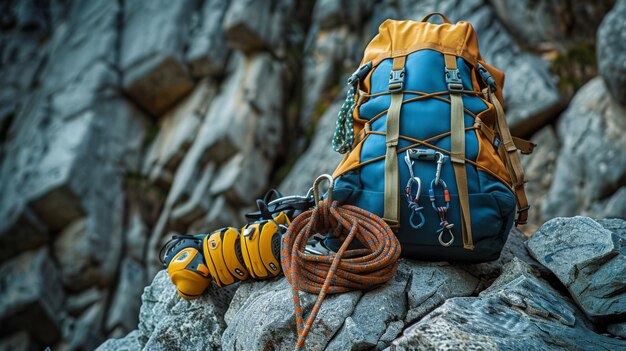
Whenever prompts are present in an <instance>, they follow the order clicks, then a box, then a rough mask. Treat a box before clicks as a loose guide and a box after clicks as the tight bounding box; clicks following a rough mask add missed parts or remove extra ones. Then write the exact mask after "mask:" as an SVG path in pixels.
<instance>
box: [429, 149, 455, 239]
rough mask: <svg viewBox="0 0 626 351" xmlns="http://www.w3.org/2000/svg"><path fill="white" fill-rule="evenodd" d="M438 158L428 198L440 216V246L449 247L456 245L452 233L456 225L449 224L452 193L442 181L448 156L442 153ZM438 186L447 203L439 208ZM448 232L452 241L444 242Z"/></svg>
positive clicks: (437, 154) (439, 153) (438, 231)
mask: <svg viewBox="0 0 626 351" xmlns="http://www.w3.org/2000/svg"><path fill="white" fill-rule="evenodd" d="M436 156H437V172H436V173H435V178H433V180H432V181H431V182H430V189H428V197H429V198H430V205H431V206H432V207H433V209H434V210H435V212H437V215H438V216H439V229H437V233H439V237H438V239H439V244H441V246H445V247H448V246H450V245H452V243H454V233H452V227H454V224H452V223H450V222H448V209H449V208H450V192H449V191H448V186H447V185H446V182H445V181H444V180H443V179H441V166H442V165H443V161H444V160H445V158H446V156H445V155H444V154H442V153H441V152H437V153H436ZM437 186H439V187H441V188H442V189H443V200H444V201H445V205H444V206H437V199H436V198H435V189H436V188H437ZM446 230H447V231H448V234H449V235H450V240H448V241H444V240H443V235H444V233H445V231H446Z"/></svg>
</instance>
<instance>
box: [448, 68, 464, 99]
mask: <svg viewBox="0 0 626 351" xmlns="http://www.w3.org/2000/svg"><path fill="white" fill-rule="evenodd" d="M446 85H447V86H448V91H451V92H454V93H460V92H462V91H463V82H462V81H461V72H459V70H458V69H448V68H446Z"/></svg>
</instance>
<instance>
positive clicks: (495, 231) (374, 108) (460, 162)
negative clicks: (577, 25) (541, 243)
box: [333, 13, 534, 262]
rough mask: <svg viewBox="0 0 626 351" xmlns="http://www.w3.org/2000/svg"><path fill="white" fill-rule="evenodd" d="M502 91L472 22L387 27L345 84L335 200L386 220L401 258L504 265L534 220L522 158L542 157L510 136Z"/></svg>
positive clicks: (499, 78) (391, 24)
mask: <svg viewBox="0 0 626 351" xmlns="http://www.w3.org/2000/svg"><path fill="white" fill-rule="evenodd" d="M432 15H438V16H441V18H442V19H443V22H444V23H443V24H432V23H429V22H427V21H428V19H429V18H430V17H431V16H432ZM503 83H504V74H503V73H502V72H501V71H499V70H497V69H496V68H494V67H492V66H490V65H488V64H487V63H486V62H485V61H484V60H483V58H482V57H481V55H480V52H479V50H478V41H477V37H476V33H475V31H474V29H473V28H472V26H471V24H470V23H468V22H463V21H459V22H457V23H456V24H452V23H450V21H449V20H448V19H447V18H446V17H445V16H444V15H442V14H440V13H432V14H429V15H428V16H426V17H425V18H424V19H423V20H422V21H421V22H415V21H395V20H387V21H385V22H384V23H382V24H381V25H380V28H379V33H378V35H377V36H376V37H374V39H372V41H371V42H370V43H369V44H368V46H367V48H366V49H365V53H364V57H363V60H362V62H361V66H360V68H359V69H358V70H357V71H356V72H355V73H354V74H353V75H352V76H351V77H350V79H349V80H348V84H349V88H350V89H349V91H348V97H347V99H346V103H345V104H344V106H343V107H342V109H341V111H340V113H339V118H338V120H337V128H336V131H335V135H334V137H333V148H334V149H335V150H336V151H338V152H340V153H345V154H346V155H345V157H344V159H343V160H342V161H341V163H340V164H339V166H338V167H337V168H336V169H335V171H334V173H333V178H334V179H335V187H334V191H333V198H334V199H337V200H339V201H340V202H342V203H346V204H351V205H356V206H358V207H361V208H363V209H366V210H368V211H370V212H373V213H375V214H377V215H379V216H381V217H382V218H384V219H385V221H386V222H387V223H388V224H389V225H390V226H391V227H392V228H393V229H394V230H395V231H396V235H397V237H398V239H399V240H400V243H401V245H402V255H403V256H404V257H409V258H414V259H419V260H429V261H433V260H434V261H441V260H445V261H465V262H481V261H489V260H494V259H496V258H498V256H499V254H500V251H501V249H502V247H503V246H504V243H505V242H506V239H507V236H508V233H509V231H510V230H511V227H512V225H513V222H514V221H515V222H516V224H524V223H525V222H526V219H527V216H528V207H529V206H528V202H527V199H526V195H525V193H524V183H525V180H524V172H523V170H522V167H521V163H520V156H519V153H518V152H519V151H522V152H523V153H530V152H532V149H533V147H534V145H533V144H532V143H530V142H527V141H525V140H522V139H518V138H514V137H512V136H511V133H510V131H509V127H508V125H507V122H506V118H505V115H504V109H503V107H502V104H503V98H502V87H503ZM516 207H517V211H516ZM516 215H517V216H516ZM515 217H516V218H515Z"/></svg>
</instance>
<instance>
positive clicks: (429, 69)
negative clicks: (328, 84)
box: [333, 50, 515, 262]
mask: <svg viewBox="0 0 626 351" xmlns="http://www.w3.org/2000/svg"><path fill="white" fill-rule="evenodd" d="M392 62H393V61H392V59H387V60H384V61H382V62H381V63H380V64H379V65H378V66H377V67H376V68H375V70H374V71H373V73H372V78H371V87H372V91H371V93H372V94H376V93H380V92H386V91H387V90H388V80H389V74H390V71H391V66H392ZM457 65H458V68H459V71H460V73H461V79H462V81H463V85H464V88H465V89H467V90H473V88H472V86H471V82H472V81H471V67H470V66H469V65H468V64H467V63H466V62H465V61H464V60H463V59H462V58H457ZM444 72H445V63H444V58H443V55H442V54H441V53H439V52H437V51H433V50H421V51H417V52H415V53H412V54H410V55H408V56H407V60H406V64H405V83H404V84H405V85H404V90H405V91H406V90H409V91H419V92H423V93H434V92H440V91H446V90H447V88H446V84H445V78H444ZM416 96H418V95H416V94H408V93H405V94H404V100H405V101H406V100H408V99H410V98H414V97H416ZM441 97H443V98H447V99H449V95H447V94H446V95H442V96H441ZM462 98H463V104H464V107H465V108H466V109H468V110H470V111H471V112H472V113H474V114H478V113H480V112H482V111H484V110H485V109H487V105H486V104H485V103H484V102H483V100H482V99H480V98H479V97H476V96H472V95H463V96H462ZM390 103H391V97H390V95H389V94H385V95H380V96H377V97H373V98H370V99H369V100H368V101H367V102H365V103H364V104H362V105H361V106H360V107H359V113H360V116H361V118H364V119H371V118H373V117H374V116H376V115H378V114H380V113H382V112H383V111H385V110H387V109H388V108H389V105H390ZM386 123H387V116H386V114H384V115H382V116H381V117H380V118H379V119H378V120H376V121H375V122H373V123H372V124H371V128H372V130H373V131H380V132H385V130H386V128H385V126H386ZM473 123H474V120H473V118H472V117H471V116H470V115H468V114H467V113H466V114H465V126H466V127H471V126H472V125H473ZM449 131H450V104H449V103H448V102H445V101H440V100H436V99H430V98H429V99H423V100H418V101H413V102H408V103H404V104H403V105H402V109H401V114H400V135H403V136H408V137H411V138H415V139H419V140H425V139H429V138H431V137H433V136H436V135H439V134H443V133H446V132H449ZM430 143H431V144H433V145H434V146H437V147H439V148H442V149H445V150H450V137H445V138H440V139H437V140H435V141H432V142H430ZM411 144H412V142H410V141H407V140H404V139H400V141H399V144H398V148H403V147H407V146H409V145H411ZM465 146H466V157H467V158H468V159H470V160H476V158H477V156H478V151H479V150H478V147H479V146H478V139H477V136H476V133H475V132H474V131H469V132H466V134H465ZM385 148H386V146H385V136H384V135H376V134H370V135H369V136H368V137H367V139H366V140H365V141H364V142H363V145H362V148H361V155H360V156H361V162H365V161H367V160H371V159H373V158H376V157H381V156H382V157H383V159H381V160H379V161H376V162H372V163H369V164H367V165H364V166H362V167H361V168H360V169H357V170H354V171H351V172H348V173H346V174H344V175H342V176H340V177H338V178H337V180H336V183H335V191H334V192H333V196H334V198H335V199H337V200H339V201H342V202H345V203H349V204H352V205H356V206H358V207H361V208H364V209H366V210H368V211H370V212H373V213H376V214H377V215H379V216H382V215H383V212H384V211H383V206H384V187H385V185H384V171H385V160H384V155H385V151H386V149H385ZM416 148H421V149H425V148H426V147H424V146H417V147H416ZM404 155H405V154H404V153H401V154H399V155H398V167H399V178H400V179H399V182H400V184H399V187H400V194H399V196H400V208H401V217H400V224H401V227H400V230H399V231H398V233H397V235H398V238H399V240H400V242H401V244H402V252H403V256H405V257H411V258H415V259H422V260H450V261H474V262H479V261H487V260H493V259H496V258H497V257H498V256H499V253H500V250H501V249H502V246H503V245H504V243H505V241H506V235H507V234H508V232H509V230H510V229H511V226H512V223H513V218H514V212H515V197H514V196H513V194H512V192H511V191H510V190H509V188H508V187H507V186H506V185H504V184H502V183H501V182H500V181H498V180H496V179H495V178H493V177H491V176H490V175H489V174H486V173H484V172H481V171H478V170H477V169H476V168H475V167H474V166H472V165H471V164H469V163H467V164H466V171H467V179H468V192H469V194H470V195H469V202H470V212H471V220H472V231H473V241H474V245H475V249H474V250H465V249H463V240H462V236H461V221H460V210H459V201H458V191H457V186H456V182H455V176H454V171H453V167H452V164H451V162H450V159H449V158H446V160H445V162H444V164H443V167H442V173H441V178H442V179H443V180H444V181H445V182H446V183H447V185H448V190H449V192H450V195H451V203H450V209H449V211H448V222H450V223H453V224H454V228H453V233H454V235H455V241H454V243H453V245H452V246H451V247H443V246H441V245H440V244H439V241H438V238H437V236H438V234H436V231H437V229H438V228H439V217H438V216H437V213H436V212H435V210H434V209H433V208H432V207H431V204H430V200H429V198H428V188H429V185H430V182H431V180H432V179H433V178H434V176H435V172H436V163H435V162H434V161H415V163H414V166H413V172H414V174H415V176H417V177H419V178H420V179H421V181H422V191H421V196H420V200H419V204H420V205H421V206H423V207H424V209H423V211H422V213H423V214H424V217H425V219H426V224H425V225H424V227H422V228H420V229H413V228H412V227H411V226H410V225H409V224H408V219H409V217H410V210H409V208H408V203H407V201H406V198H405V197H404V188H405V186H406V184H407V182H408V179H409V170H408V168H407V166H406V164H405V162H404ZM414 190H415V188H414ZM437 194H438V195H437V196H436V199H437V204H443V194H441V189H437Z"/></svg>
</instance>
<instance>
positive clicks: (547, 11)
mask: <svg viewBox="0 0 626 351" xmlns="http://www.w3.org/2000/svg"><path fill="white" fill-rule="evenodd" d="M490 3H491V4H492V5H493V7H494V9H495V10H496V12H497V14H498V16H499V17H500V18H501V19H502V21H503V22H504V24H505V25H506V26H507V29H509V31H510V32H511V34H512V35H514V36H515V37H516V38H517V39H519V40H520V41H521V42H522V43H524V44H526V45H531V46H533V47H535V48H538V49H541V48H546V47H553V46H555V44H556V45H561V44H563V43H564V42H567V41H578V42H580V41H593V37H594V34H595V32H596V29H597V28H598V25H599V24H600V21H601V20H602V17H603V16H604V14H605V13H606V12H607V11H609V10H610V9H611V7H612V6H613V3H614V0H598V1H593V2H582V1H575V2H572V3H570V4H568V5H567V6H565V5H564V3H563V2H559V1H550V0H540V1H536V0H535V1H527V0H522V1H506V0H491V1H490Z"/></svg>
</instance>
